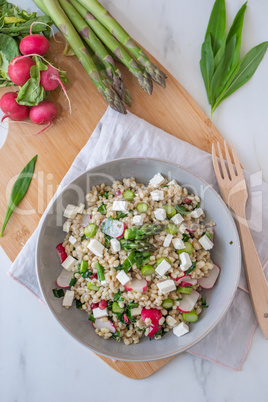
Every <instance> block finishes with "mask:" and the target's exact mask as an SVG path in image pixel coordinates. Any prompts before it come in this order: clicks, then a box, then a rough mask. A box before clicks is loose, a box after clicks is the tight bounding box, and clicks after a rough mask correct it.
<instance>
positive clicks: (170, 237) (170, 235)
mask: <svg viewBox="0 0 268 402" xmlns="http://www.w3.org/2000/svg"><path fill="white" fill-rule="evenodd" d="M172 238H173V235H172V234H168V235H166V237H165V240H164V243H163V246H164V247H169V245H170V243H171V240H172Z"/></svg>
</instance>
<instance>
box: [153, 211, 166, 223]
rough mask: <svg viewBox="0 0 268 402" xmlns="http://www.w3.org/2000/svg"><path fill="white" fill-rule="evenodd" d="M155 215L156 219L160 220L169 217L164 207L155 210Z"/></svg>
mask: <svg viewBox="0 0 268 402" xmlns="http://www.w3.org/2000/svg"><path fill="white" fill-rule="evenodd" d="M154 216H155V218H156V219H158V220H159V221H164V220H165V219H166V217H167V213H166V211H165V210H164V209H163V208H157V209H156V210H155V211H154Z"/></svg>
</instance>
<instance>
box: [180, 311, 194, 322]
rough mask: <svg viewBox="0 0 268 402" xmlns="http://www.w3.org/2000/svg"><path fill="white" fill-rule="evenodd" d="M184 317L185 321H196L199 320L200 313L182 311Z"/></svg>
mask: <svg viewBox="0 0 268 402" xmlns="http://www.w3.org/2000/svg"><path fill="white" fill-rule="evenodd" d="M182 318H183V319H184V321H187V322H195V321H197V320H198V315H197V313H196V311H194V310H193V311H190V312H189V313H182Z"/></svg>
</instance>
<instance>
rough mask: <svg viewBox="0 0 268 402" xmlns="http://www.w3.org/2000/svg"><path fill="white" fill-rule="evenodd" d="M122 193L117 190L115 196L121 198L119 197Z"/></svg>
mask: <svg viewBox="0 0 268 402" xmlns="http://www.w3.org/2000/svg"><path fill="white" fill-rule="evenodd" d="M121 194H122V193H121V191H120V190H117V191H116V192H115V193H114V195H115V196H116V197H119V195H121Z"/></svg>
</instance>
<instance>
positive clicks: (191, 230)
mask: <svg viewBox="0 0 268 402" xmlns="http://www.w3.org/2000/svg"><path fill="white" fill-rule="evenodd" d="M186 230H187V232H188V233H195V229H189V228H186Z"/></svg>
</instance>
